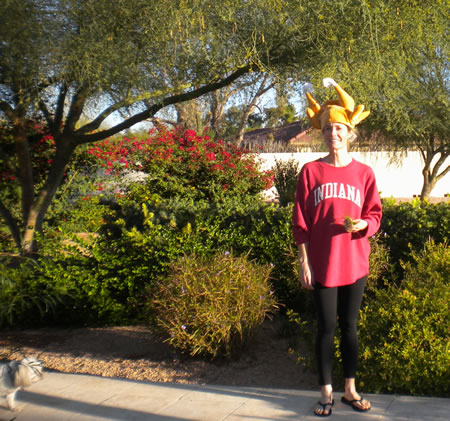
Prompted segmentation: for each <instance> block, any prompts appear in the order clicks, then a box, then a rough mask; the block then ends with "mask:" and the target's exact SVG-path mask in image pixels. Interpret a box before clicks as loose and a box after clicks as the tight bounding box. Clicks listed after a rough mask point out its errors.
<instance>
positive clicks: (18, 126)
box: [12, 110, 34, 221]
mask: <svg viewBox="0 0 450 421" xmlns="http://www.w3.org/2000/svg"><path fill="white" fill-rule="evenodd" d="M22 114H23V113H22V111H20V110H19V111H17V112H15V113H14V116H13V119H12V123H13V127H14V129H13V139H14V144H15V147H16V156H17V160H18V169H19V172H18V176H19V182H20V186H21V190H22V196H21V201H22V203H21V209H22V218H23V220H24V221H26V220H27V219H28V212H29V210H30V208H31V206H32V203H33V199H34V181H33V169H32V163H31V156H30V150H29V145H28V138H27V132H26V119H25V117H24V116H23V115H22Z"/></svg>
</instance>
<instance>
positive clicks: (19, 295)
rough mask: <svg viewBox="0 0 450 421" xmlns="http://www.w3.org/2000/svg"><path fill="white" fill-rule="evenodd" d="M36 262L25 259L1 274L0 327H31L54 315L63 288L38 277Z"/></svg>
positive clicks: (38, 270)
mask: <svg viewBox="0 0 450 421" xmlns="http://www.w3.org/2000/svg"><path fill="white" fill-rule="evenodd" d="M40 270H41V268H40V265H39V263H38V262H35V261H33V260H31V259H26V260H24V261H23V262H21V263H20V264H19V265H18V266H16V267H8V266H6V265H5V266H4V267H3V268H2V270H1V272H0V328H4V327H13V326H15V327H17V326H26V327H34V326H37V325H39V324H40V323H41V322H42V320H44V319H48V318H49V316H50V317H51V315H52V314H53V315H54V313H55V312H56V310H57V308H58V307H59V305H60V304H61V302H62V299H63V298H64V296H66V295H67V293H66V291H65V290H64V288H59V287H58V285H57V284H55V283H54V282H49V280H48V279H46V278H45V277H42V276H41V272H40Z"/></svg>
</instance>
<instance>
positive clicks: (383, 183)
mask: <svg viewBox="0 0 450 421" xmlns="http://www.w3.org/2000/svg"><path fill="white" fill-rule="evenodd" d="M325 155H326V154H325V153H323V152H300V153H276V154H273V153H272V154H271V153H262V154H259V156H260V158H261V169H263V170H268V169H271V168H272V167H273V166H274V164H275V160H277V161H288V160H289V159H295V160H296V161H298V163H299V166H300V167H301V166H303V164H305V163H307V162H310V161H314V160H316V159H318V158H320V157H323V156H325ZM352 156H353V158H355V159H356V160H358V161H360V162H363V163H364V164H367V165H369V166H370V167H372V169H373V171H374V173H375V177H376V179H377V186H378V190H379V191H380V192H381V197H397V198H400V197H401V198H410V197H413V196H414V195H416V196H418V195H420V191H421V189H422V185H423V176H422V168H423V160H422V157H421V156H420V153H419V152H418V151H411V152H408V153H407V154H406V155H404V156H401V157H400V158H399V161H398V162H397V163H392V162H391V161H392V160H391V157H392V155H390V154H389V153H387V152H352ZM449 164H450V158H447V160H446V162H445V165H444V166H442V167H441V171H442V169H443V168H445V166H447V165H449ZM267 193H268V196H269V197H271V196H273V195H274V193H275V191H274V189H272V190H271V191H269V192H267ZM449 193H450V174H447V175H446V176H445V177H444V178H443V179H441V180H440V181H438V183H437V184H436V186H435V187H434V189H433V190H432V192H431V197H444V196H445V195H446V194H449Z"/></svg>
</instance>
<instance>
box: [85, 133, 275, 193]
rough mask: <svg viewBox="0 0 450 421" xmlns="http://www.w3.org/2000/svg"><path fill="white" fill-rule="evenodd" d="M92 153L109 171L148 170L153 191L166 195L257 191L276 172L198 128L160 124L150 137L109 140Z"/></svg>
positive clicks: (149, 184)
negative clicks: (200, 131)
mask: <svg viewBox="0 0 450 421" xmlns="http://www.w3.org/2000/svg"><path fill="white" fill-rule="evenodd" d="M89 153H90V154H92V155H93V156H95V157H96V158H97V159H99V160H100V162H101V163H102V165H103V166H104V167H105V168H106V169H107V171H108V172H120V171H122V170H123V169H133V170H139V171H143V172H145V173H147V174H148V175H149V177H147V179H146V181H145V185H146V186H145V190H146V191H147V193H148V192H152V193H157V194H158V195H160V196H161V197H165V198H169V197H174V196H184V197H193V198H195V199H207V200H210V199H212V198H214V197H222V196H224V195H225V196H227V195H228V196H234V195H238V196H242V195H256V194H258V193H260V192H262V191H263V190H264V189H266V188H269V187H271V185H272V174H271V172H261V171H259V163H258V162H257V161H256V160H255V155H254V154H253V153H250V152H249V151H247V150H244V149H241V148H237V147H236V146H234V145H232V144H228V143H225V142H223V141H222V140H217V141H213V140H212V139H210V138H209V137H208V136H206V135H203V136H202V135H198V134H197V133H196V132H195V131H193V130H186V131H185V132H183V133H180V132H179V131H178V130H176V129H173V130H168V129H167V128H165V127H163V126H158V127H156V128H155V129H152V130H150V132H149V136H148V137H147V138H145V139H136V138H133V139H129V138H126V137H125V138H123V139H121V140H120V141H115V142H113V141H110V140H108V141H105V142H103V143H100V144H98V145H97V146H95V147H93V148H91V149H90V151H89ZM141 193H143V194H144V197H145V192H144V191H142V190H141Z"/></svg>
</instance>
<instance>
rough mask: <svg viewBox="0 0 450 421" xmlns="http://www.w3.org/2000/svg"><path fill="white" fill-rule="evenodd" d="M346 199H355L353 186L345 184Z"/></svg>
mask: <svg viewBox="0 0 450 421" xmlns="http://www.w3.org/2000/svg"><path fill="white" fill-rule="evenodd" d="M347 200H351V201H352V202H354V201H355V187H354V186H349V185H348V184H347Z"/></svg>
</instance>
